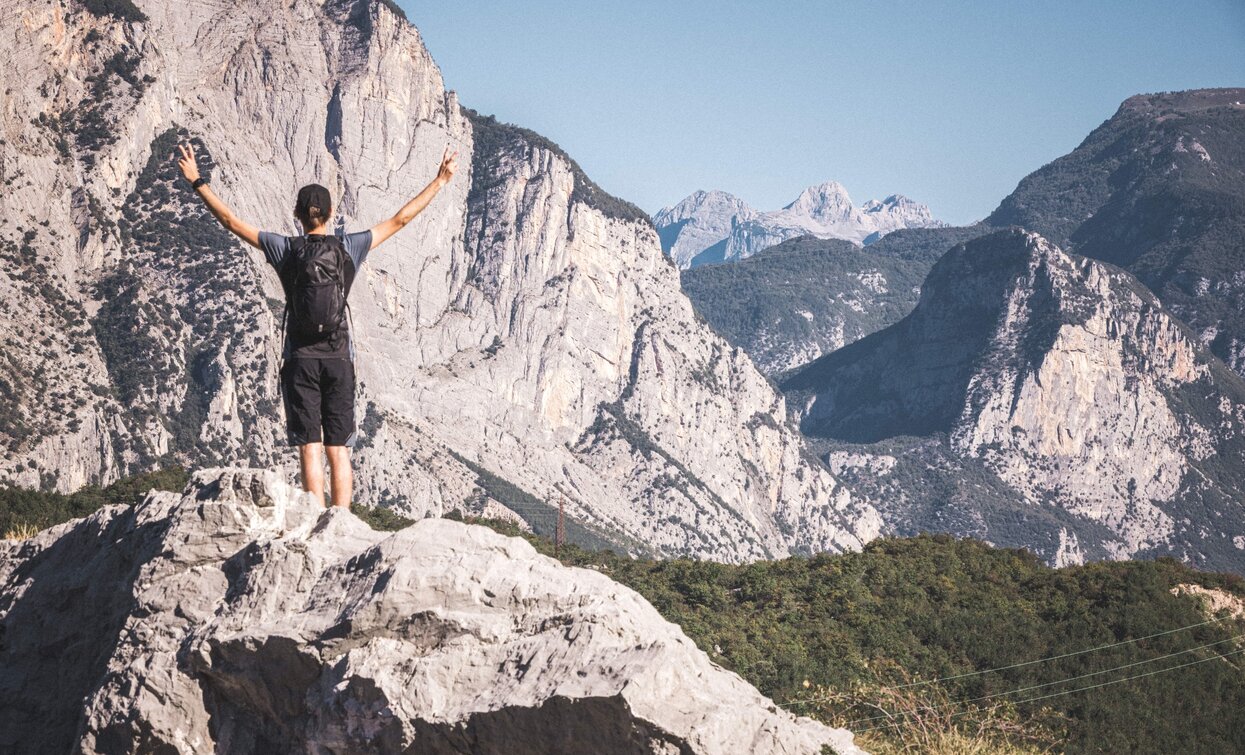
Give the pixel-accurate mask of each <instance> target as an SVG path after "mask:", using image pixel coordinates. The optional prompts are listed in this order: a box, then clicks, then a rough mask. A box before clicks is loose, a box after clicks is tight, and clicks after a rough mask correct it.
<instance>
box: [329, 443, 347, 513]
mask: <svg viewBox="0 0 1245 755" xmlns="http://www.w3.org/2000/svg"><path fill="white" fill-rule="evenodd" d="M324 450H325V451H326V452H327V453H328V455H329V472H330V473H331V474H332V475H333V479H332V482H331V483H330V485H331V487H332V491H331V493H332V497H333V505H334V506H340V507H341V508H343V509H348V508H350V496H351V494H352V493H353V492H354V472H353V471H351V469H350V449H349V448H347V447H346V446H325V447H324Z"/></svg>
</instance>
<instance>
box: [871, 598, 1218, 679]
mask: <svg viewBox="0 0 1245 755" xmlns="http://www.w3.org/2000/svg"><path fill="white" fill-rule="evenodd" d="M1227 618H1231V617H1228V616H1225V617H1222V618H1214V619H1210V620H1208V621H1202V622H1199V623H1197V624H1190V625H1189V626H1187V627H1179V628H1177V629H1168V630H1167V631H1165V632H1155V633H1154V634H1148V635H1146V636H1145V637H1134V638H1133V639H1131V640H1121V641H1119V642H1112V643H1110V644H1107V645H1099V646H1098V647H1093V648H1089V649H1087V650H1076V651H1073V652H1071V653H1061V654H1060V655H1052V656H1048V657H1046V658H1039V659H1037V660H1036V661H1025V662H1023V663H1013V664H1012V665H1010V666H999V667H998V668H990V669H986V670H985V671H970V672H968V673H966V674H956V675H955V676H944V677H942V678H940V679H930V680H927V681H923V682H909V683H908V684H900V685H897V686H894V687H891V689H905V688H907V687H923V686H925V685H927V684H938V683H939V682H949V681H953V680H955V679H965V678H968V677H970V676H981V675H982V674H992V673H994V672H996V671H1008V670H1011V669H1014V668H1023V667H1025V666H1033V665H1036V664H1038V663H1047V662H1049V661H1058V660H1061V659H1064V658H1073V657H1075V656H1078V655H1085V654H1086V653H1096V652H1098V651H1099V650H1110V649H1111V648H1118V647H1122V646H1124V645H1131V644H1133V643H1137V642H1143V641H1145V640H1152V639H1154V638H1155V637H1165V636H1167V635H1169V634H1175V633H1176V632H1186V631H1188V630H1190V629H1197V628H1198V627H1204V626H1206V625H1207V624H1216V623H1218V622H1220V621H1223V620H1224V619H1227Z"/></svg>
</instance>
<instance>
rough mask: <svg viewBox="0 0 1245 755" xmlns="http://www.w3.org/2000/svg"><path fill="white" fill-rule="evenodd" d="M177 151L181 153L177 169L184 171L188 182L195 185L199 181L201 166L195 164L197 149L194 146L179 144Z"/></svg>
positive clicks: (183, 173)
mask: <svg viewBox="0 0 1245 755" xmlns="http://www.w3.org/2000/svg"><path fill="white" fill-rule="evenodd" d="M177 151H178V152H180V153H181V155H182V156H181V158H180V159H179V160H178V161H177V167H179V168H181V169H182V175H183V176H185V177H186V180H187V181H189V182H191V183H194V182H195V181H198V180H199V164H198V163H197V162H195V147H194V145H193V144H190V143H187V144H179V145H177Z"/></svg>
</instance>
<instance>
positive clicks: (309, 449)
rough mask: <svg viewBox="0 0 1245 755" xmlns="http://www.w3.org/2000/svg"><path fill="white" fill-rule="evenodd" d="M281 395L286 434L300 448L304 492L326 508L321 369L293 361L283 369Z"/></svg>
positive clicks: (310, 361)
mask: <svg viewBox="0 0 1245 755" xmlns="http://www.w3.org/2000/svg"><path fill="white" fill-rule="evenodd" d="M281 395H282V399H283V400H284V403H285V423H286V433H287V435H288V438H289V442H290V445H291V446H296V447H297V448H298V463H299V467H300V471H301V472H302V478H303V490H305V491H307V492H309V493H311V494H312V496H313V497H314V498H315V500H316V503H317V504H318V505H320V506H323V505H324V443H323V438H322V437H321V434H320V424H321V421H320V419H321V418H320V404H321V396H320V379H319V365H318V364H316V363H315V362H314V361H312V360H305V359H291V360H287V361H286V363H285V364H284V365H282V367H281Z"/></svg>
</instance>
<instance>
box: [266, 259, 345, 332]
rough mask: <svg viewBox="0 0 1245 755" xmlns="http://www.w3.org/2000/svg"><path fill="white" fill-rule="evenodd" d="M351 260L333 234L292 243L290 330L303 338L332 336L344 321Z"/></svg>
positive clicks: (288, 267) (287, 295)
mask: <svg viewBox="0 0 1245 755" xmlns="http://www.w3.org/2000/svg"><path fill="white" fill-rule="evenodd" d="M349 268H350V261H349V259H348V257H347V255H346V247H345V246H343V245H342V242H341V239H339V238H338V237H337V236H335V235H333V234H328V235H324V236H318V235H317V236H300V237H298V238H295V239H293V240H292V243H291V245H290V255H289V257H288V258H287V259H286V275H285V276H283V277H285V278H286V280H287V281H288V283H287V288H286V292H285V299H286V311H287V313H288V314H289V318H290V329H291V330H292V331H293V332H294V333H296V334H297V335H299V336H302V337H303V338H318V337H321V336H327V335H329V334H330V333H334V332H336V331H337V330H338V328H340V327H342V325H343V323H345V321H346V294H347V291H348V289H349V285H350V281H349V280H348V278H349V277H351V276H350V273H351V272H353V271H352V270H350V269H349Z"/></svg>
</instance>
